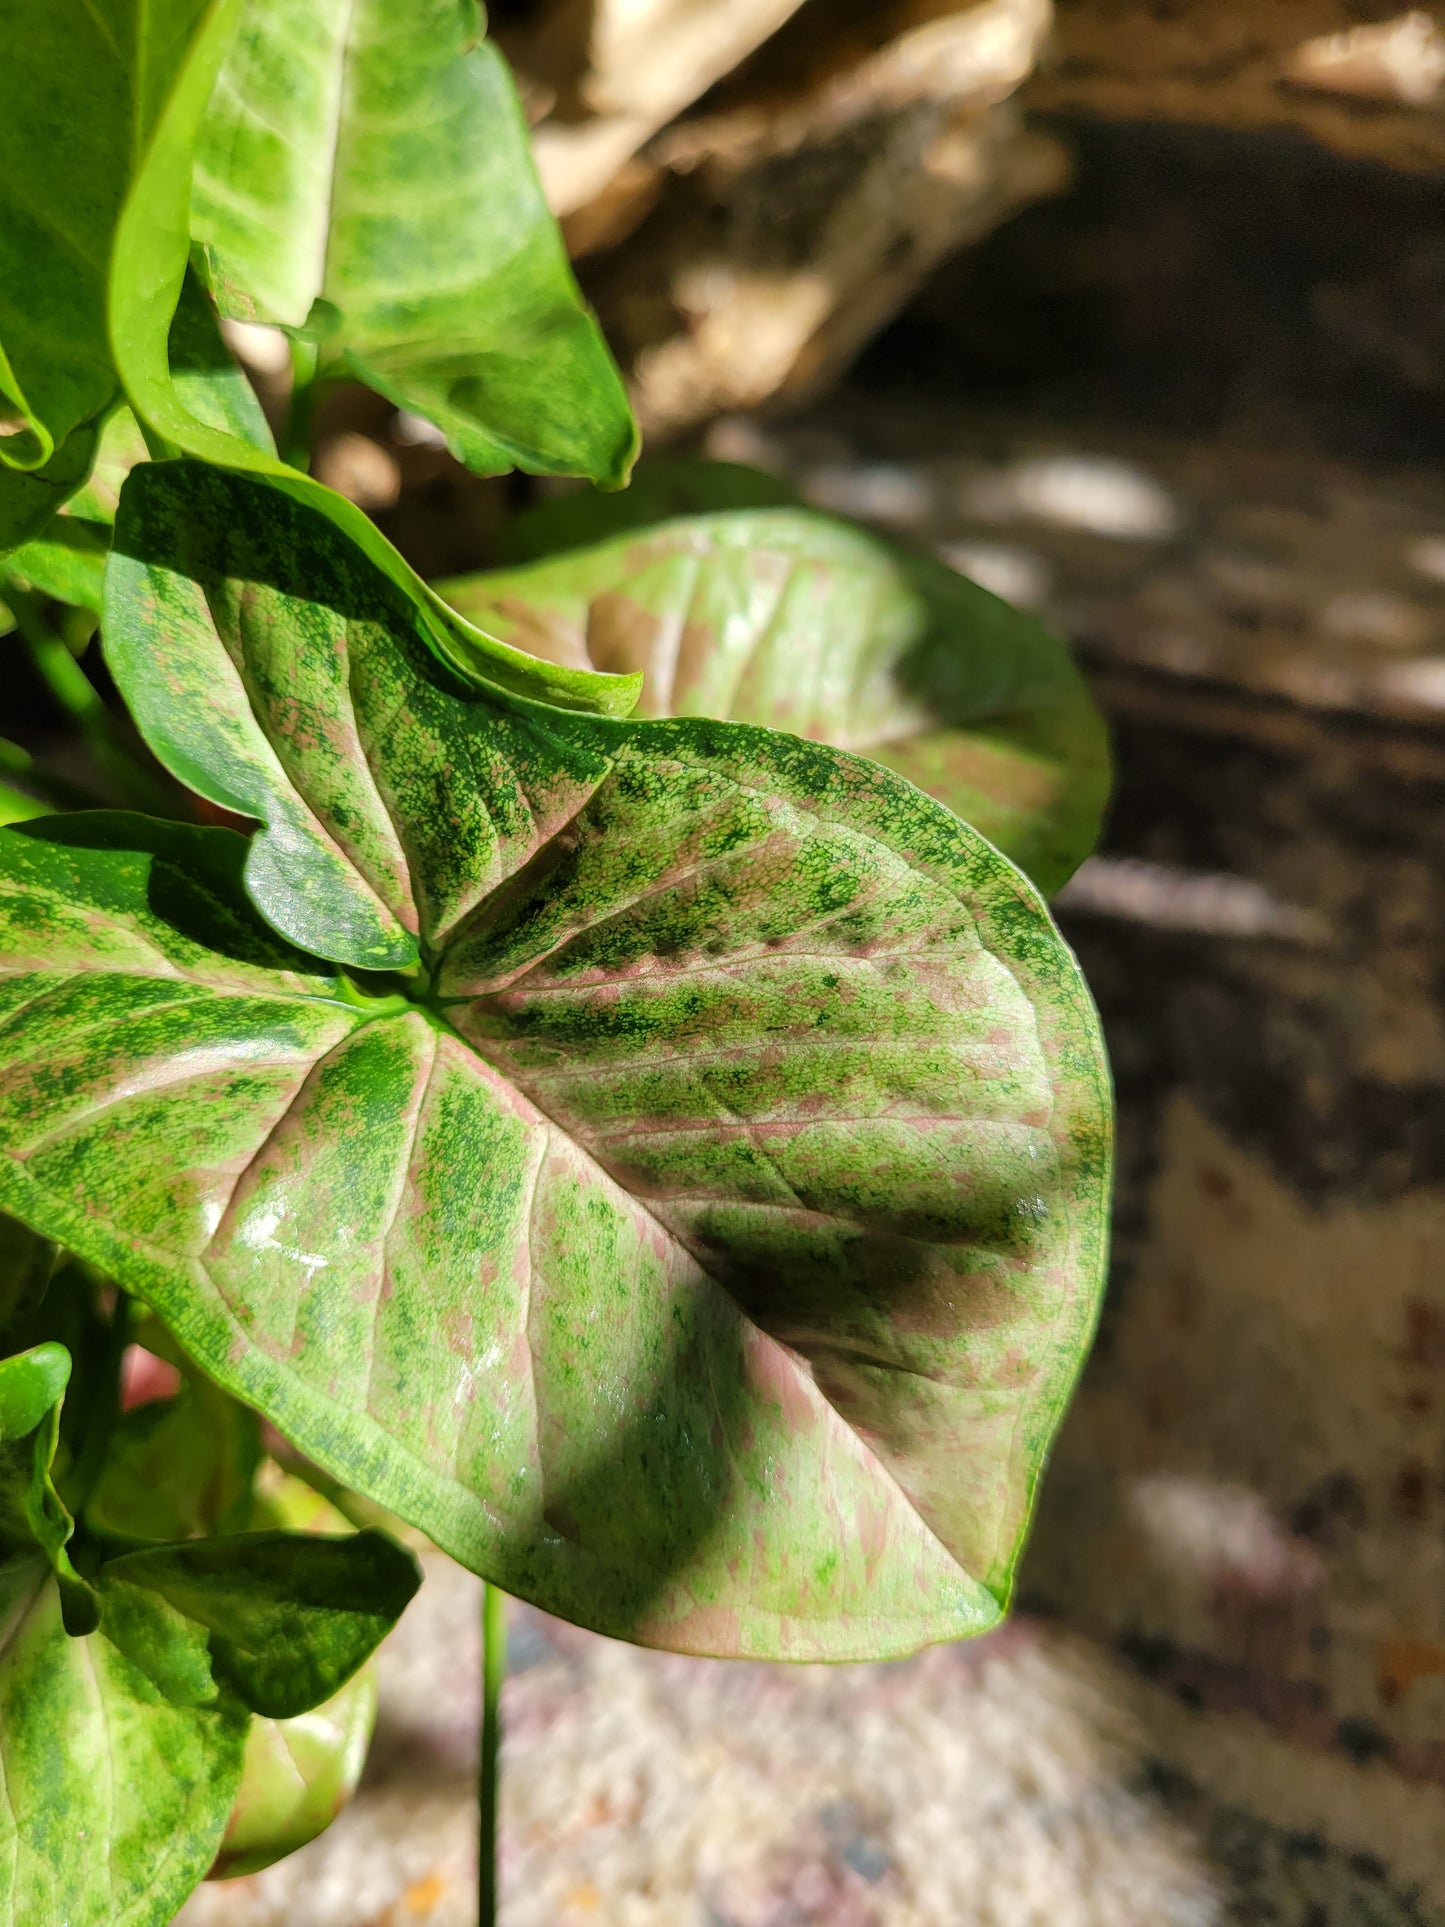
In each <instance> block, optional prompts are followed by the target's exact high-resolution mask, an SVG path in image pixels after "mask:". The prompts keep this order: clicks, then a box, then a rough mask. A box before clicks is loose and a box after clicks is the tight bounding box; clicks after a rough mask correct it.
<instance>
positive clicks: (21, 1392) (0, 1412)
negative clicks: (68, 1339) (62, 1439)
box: [0, 1344, 70, 1446]
mask: <svg viewBox="0 0 1445 1927" xmlns="http://www.w3.org/2000/svg"><path fill="white" fill-rule="evenodd" d="M69 1380H70V1353H69V1352H68V1351H66V1349H65V1347H64V1346H63V1345H55V1344H45V1345H35V1346H33V1347H32V1348H31V1350H29V1351H28V1352H21V1353H19V1354H18V1355H17V1356H16V1357H14V1358H6V1359H0V1446H5V1445H15V1444H18V1443H19V1442H20V1441H21V1440H22V1439H24V1438H25V1437H26V1436H27V1435H28V1434H29V1433H31V1432H33V1431H35V1429H36V1428H37V1426H38V1425H39V1424H40V1422H41V1420H42V1419H43V1418H45V1417H46V1415H47V1414H48V1413H49V1411H50V1409H51V1407H52V1406H54V1405H58V1404H59V1403H60V1400H61V1398H62V1396H63V1395H64V1392H65V1387H66V1385H67V1384H68V1383H69Z"/></svg>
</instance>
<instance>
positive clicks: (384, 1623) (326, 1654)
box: [99, 1530, 421, 1720]
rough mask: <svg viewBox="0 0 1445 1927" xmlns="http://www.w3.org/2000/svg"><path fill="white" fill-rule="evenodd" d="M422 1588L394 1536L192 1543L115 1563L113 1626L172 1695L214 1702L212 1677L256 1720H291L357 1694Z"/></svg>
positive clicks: (107, 1589)
mask: <svg viewBox="0 0 1445 1927" xmlns="http://www.w3.org/2000/svg"><path fill="white" fill-rule="evenodd" d="M420 1577H421V1575H420V1573H419V1572H418V1570H417V1564H416V1561H415V1559H413V1558H412V1556H411V1554H410V1553H409V1552H404V1551H403V1550H402V1548H401V1547H400V1546H398V1545H397V1544H396V1542H395V1541H394V1540H392V1539H389V1538H388V1537H387V1536H386V1534H385V1533H383V1532H372V1531H370V1530H367V1531H363V1532H353V1533H347V1534H346V1535H345V1536H344V1537H342V1538H335V1539H331V1538H320V1537H318V1536H315V1535H312V1534H309V1533H298V1532H243V1533H232V1534H229V1535H227V1536H226V1537H224V1538H215V1539H190V1540H183V1541H181V1542H179V1543H178V1544H175V1545H168V1546H150V1547H147V1548H145V1549H144V1550H142V1551H139V1552H129V1553H125V1554H123V1555H122V1556H121V1557H120V1558H118V1559H111V1560H109V1561H107V1563H106V1565H105V1566H104V1567H103V1569H102V1571H101V1575H100V1581H99V1587H100V1594H101V1600H102V1607H103V1617H102V1624H103V1626H104V1628H105V1631H106V1633H107V1635H108V1636H109V1637H110V1638H112V1639H114V1640H115V1641H116V1643H117V1644H118V1645H120V1646H121V1648H122V1650H123V1651H125V1652H126V1653H127V1654H128V1655H129V1656H130V1657H131V1658H132V1659H133V1660H134V1661H135V1662H136V1664H137V1665H139V1666H141V1667H142V1668H143V1670H145V1671H147V1672H148V1673H149V1674H150V1675H151V1677H153V1678H154V1679H155V1680H156V1683H157V1684H158V1685H160V1686H162V1690H165V1691H176V1693H177V1696H178V1697H186V1696H189V1695H190V1694H191V1693H197V1694H198V1696H199V1697H202V1698H204V1697H209V1695H207V1694H205V1693H204V1691H203V1690H202V1689H201V1688H200V1686H199V1684H198V1683H199V1682H200V1681H201V1680H202V1679H203V1677H204V1674H205V1672H206V1671H207V1670H208V1672H209V1676H210V1679H213V1680H214V1682H215V1687H216V1688H217V1689H219V1690H224V1691H229V1692H231V1693H234V1694H235V1695H236V1697H237V1698H238V1699H239V1700H241V1702H242V1703H243V1704H244V1705H246V1706H248V1707H249V1708H250V1709H251V1711H252V1712H253V1713H260V1714H263V1715H264V1716H265V1717H266V1718H268V1719H277V1720H284V1719H290V1718H293V1717H294V1716H295V1715H296V1714H298V1713H307V1712H309V1711H310V1710H311V1708H312V1707H314V1706H319V1705H320V1704H321V1703H322V1701H323V1700H328V1699H330V1698H331V1697H332V1695H333V1694H335V1693H336V1692H338V1691H339V1690H340V1688H341V1687H342V1686H344V1685H345V1684H346V1682H347V1680H349V1679H350V1678H351V1676H352V1674H353V1673H355V1671H356V1670H357V1668H358V1667H359V1666H360V1665H362V1664H363V1662H364V1661H365V1660H367V1659H369V1658H370V1656H371V1654H372V1653H373V1652H374V1651H375V1649H376V1647H377V1645H378V1644H379V1642H380V1641H381V1640H382V1638H383V1637H384V1636H385V1635H386V1634H387V1633H389V1632H390V1631H391V1629H392V1627H393V1626H394V1625H395V1624H396V1621H397V1620H398V1619H399V1618H400V1617H401V1614H402V1613H403V1611H404V1610H405V1608H406V1606H407V1604H408V1602H409V1601H410V1599H411V1597H412V1594H413V1593H414V1592H415V1591H416V1589H417V1586H418V1584H419V1583H420ZM156 1602H161V1605H162V1606H163V1607H164V1608H166V1609H168V1610H165V1611H162V1612H158V1611H157V1610H156ZM180 1621H183V1622H184V1631H182V1630H181V1628H180V1627H179V1625H178V1624H177V1622H180ZM163 1628H164V1629H165V1630H162V1629H163ZM172 1632H174V1635H175V1636H174V1637H173V1636H172ZM202 1651H204V1655H205V1658H204V1660H203V1659H202V1656H201V1655H202ZM178 1654H179V1657H178ZM183 1674H184V1684H183V1685H181V1686H176V1685H175V1684H174V1682H176V1681H177V1680H179V1679H181V1677H182V1675H183Z"/></svg>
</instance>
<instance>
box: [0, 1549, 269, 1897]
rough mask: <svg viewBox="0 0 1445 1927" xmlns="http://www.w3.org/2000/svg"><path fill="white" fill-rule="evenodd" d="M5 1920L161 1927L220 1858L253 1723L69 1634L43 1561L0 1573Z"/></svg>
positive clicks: (0, 1824) (0, 1851)
mask: <svg viewBox="0 0 1445 1927" xmlns="http://www.w3.org/2000/svg"><path fill="white" fill-rule="evenodd" d="M0 1624H3V1626H4V1629H5V1630H4V1637H3V1642H0V1731H3V1732H4V1735H5V1798H4V1800H3V1801H0V1924H3V1927H84V1924H85V1923H90V1922H94V1923H100V1922H104V1923H106V1927H164V1923H165V1922H168V1921H170V1920H172V1919H173V1918H174V1916H175V1914H176V1913H177V1911H178V1910H179V1909H180V1907H181V1906H182V1904H183V1903H184V1901H185V1899H186V1897H187V1895H188V1894H189V1893H190V1892H191V1891H192V1889H193V1888H194V1887H195V1886H196V1884H197V1883H198V1882H199V1881H200V1880H201V1878H202V1877H203V1876H204V1874H205V1872H206V1870H207V1868H208V1867H209V1866H210V1865H211V1862H212V1861H213V1860H214V1858H215V1855H216V1851H217V1849H218V1847H219V1846H220V1843H221V1839H222V1835H223V1833H224V1830H225V1827H226V1821H227V1816H228V1814H229V1813H230V1811H231V1808H232V1805H233V1803H234V1800H235V1797H236V1792H237V1788H238V1786H239V1784H240V1778H241V1762H242V1752H243V1748H244V1746H245V1740H246V1727H247V1716H246V1714H245V1712H244V1710H243V1709H242V1708H241V1707H240V1706H238V1705H236V1704H235V1703H234V1702H230V1703H226V1704H218V1705H216V1706H210V1707H178V1706H175V1705H173V1704H172V1703H171V1702H170V1701H169V1700H167V1699H165V1698H164V1697H163V1696H162V1695H161V1694H159V1693H158V1692H157V1691H156V1690H155V1688H154V1687H153V1686H152V1685H151V1683H150V1682H149V1681H148V1680H147V1679H146V1678H145V1677H144V1675H143V1674H141V1673H139V1672H138V1671H137V1670H136V1669H135V1668H134V1667H133V1666H132V1665H131V1664H130V1662H129V1661H128V1660H126V1659H125V1657H124V1656H123V1655H122V1654H121V1653H120V1652H119V1651H118V1650H117V1649H116V1648H115V1647H114V1646H113V1645H112V1644H111V1642H110V1641H109V1640H107V1639H105V1638H104V1637H102V1636H101V1635H99V1634H92V1635H90V1636H89V1637H87V1638H80V1639H73V1638H71V1637H70V1636H69V1635H68V1634H67V1632H66V1630H65V1626H64V1624H63V1621H62V1618H61V1612H60V1600H59V1595H58V1592H57V1588H56V1584H55V1581H54V1579H53V1578H52V1577H51V1575H50V1574H49V1572H48V1570H47V1569H46V1567H45V1564H44V1562H43V1561H41V1560H38V1559H32V1560H27V1561H24V1562H21V1563H20V1564H15V1565H10V1566H7V1567H5V1568H4V1569H3V1570H0Z"/></svg>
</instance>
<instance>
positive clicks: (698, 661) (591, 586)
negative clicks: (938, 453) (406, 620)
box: [439, 464, 1109, 892]
mask: <svg viewBox="0 0 1445 1927" xmlns="http://www.w3.org/2000/svg"><path fill="white" fill-rule="evenodd" d="M675 466H676V467H677V468H679V469H681V470H682V471H683V472H682V475H681V476H680V477H679V478H677V479H676V480H673V479H671V471H672V469H673V467H674V465H665V467H666V468H667V470H668V471H669V473H668V476H667V477H665V478H664V480H663V481H662V482H660V483H659V485H658V487H657V488H654V489H653V490H652V493H653V494H654V495H656V494H658V493H662V494H664V496H665V495H666V494H668V493H671V494H679V493H680V494H683V495H684V496H685V495H686V494H688V493H692V494H693V495H695V496H700V495H705V494H707V493H709V492H713V493H722V494H723V495H724V496H725V497H730V498H735V497H736V496H737V495H738V494H740V493H742V492H744V490H745V488H746V487H749V486H752V487H756V486H757V485H758V484H759V483H762V484H764V485H767V486H775V485H773V484H771V483H770V482H769V478H766V477H756V478H753V477H750V476H749V474H748V471H746V470H729V469H726V468H724V469H723V470H722V474H721V475H718V474H717V472H716V471H713V472H712V473H709V465H706V464H697V465H685V464H678V465H675ZM646 473H647V472H646V470H645V469H644V471H643V480H644V482H645V480H646ZM690 476H693V477H695V481H694V484H693V487H692V488H691V489H690V490H689V488H688V486H687V484H688V480H689V477H690ZM737 478H741V480H739V479H737ZM624 519H630V505H628V504H627V501H626V498H625V497H623V498H619V499H618V501H617V502H616V504H615V506H614V504H613V503H612V502H611V501H607V500H599V499H598V498H596V497H579V498H571V499H569V500H567V501H564V502H561V503H557V504H553V505H549V507H548V508H546V509H545V510H543V511H541V512H540V513H539V514H538V515H537V516H536V517H534V518H533V520H534V522H535V523H536V524H537V525H538V527H537V531H536V533H537V535H538V536H539V537H540V538H541V539H546V538H548V537H551V538H553V539H555V538H558V537H561V538H566V537H571V538H573V539H577V538H579V537H580V535H581V534H582V532H583V531H584V530H585V529H586V528H587V527H588V526H589V525H591V526H592V527H594V528H596V527H597V525H598V524H601V525H603V526H604V527H605V526H606V525H608V524H613V525H614V526H615V524H616V523H617V522H618V521H619V520H624ZM522 539H523V540H524V541H526V539H527V530H526V524H525V523H524V524H523V528H522ZM439 586H440V589H441V593H442V594H443V595H444V596H445V597H446V598H447V600H448V601H449V602H451V603H452V604H453V605H454V606H455V607H457V608H459V609H460V610H461V611H462V613H463V614H464V615H466V616H468V617H470V618H471V619H472V620H473V621H474V622H477V623H479V624H481V625H482V626H483V627H485V628H487V629H489V630H490V631H491V632H492V633H494V634H497V635H500V636H502V637H504V638H505V639H506V640H508V641H510V642H512V643H515V644H516V645H517V646H518V647H519V648H523V649H527V650H529V651H531V652H532V653H533V654H536V655H540V656H545V657H546V658H548V659H549V660H552V661H557V662H561V663H565V664H567V665H568V666H571V667H577V668H582V667H592V668H597V669H610V670H641V671H642V673H643V676H644V682H643V693H642V697H641V700H640V703H639V707H638V711H637V713H638V714H639V715H641V716H667V715H680V716H718V717H731V718H734V719H736V720H737V721H739V722H751V723H766V724H770V725H772V726H773V727H776V728H780V729H790V730H795V731H797V732H798V734H800V735H803V736H810V737H814V738H816V739H818V740H820V741H823V742H829V743H835V744H837V745H838V746H839V747H840V748H844V749H853V750H861V751H864V752H866V754H868V755H869V756H872V757H874V758H876V759H877V760H878V761H880V762H883V763H886V764H887V765H888V766H889V767H890V768H892V769H896V770H897V771H898V772H899V773H900V774H901V775H904V776H906V777H908V778H909V779H910V781H912V782H915V783H917V784H918V785H919V786H920V788H923V789H926V790H928V791H929V792H930V793H931V794H932V795H934V796H936V797H938V799H939V800H940V802H943V803H946V804H947V805H948V807H949V808H950V809H951V810H953V811H955V812H956V813H957V814H958V815H959V816H961V817H963V818H964V819H965V820H966V821H967V822H969V823H971V824H973V826H974V827H975V828H976V829H978V830H981V831H982V832H983V834H984V835H985V836H986V837H988V838H989V840H990V841H991V842H993V843H995V844H997V845H998V847H999V848H1000V849H1001V850H1003V851H1004V852H1005V854H1006V855H1008V856H1010V857H1012V858H1013V860H1014V861H1015V862H1016V863H1018V864H1019V865H1020V866H1021V867H1022V868H1023V869H1025V870H1026V871H1028V873H1029V874H1030V876H1032V877H1033V879H1034V881H1035V882H1036V883H1037V884H1038V885H1039V887H1040V888H1041V889H1043V890H1045V891H1048V892H1052V891H1054V890H1056V889H1058V888H1059V887H1060V886H1061V885H1062V884H1063V883H1064V882H1065V881H1066V880H1067V879H1068V877H1069V876H1070V875H1071V874H1072V873H1073V871H1074V870H1075V869H1076V868H1077V867H1078V865H1079V863H1080V862H1082V860H1083V859H1084V857H1085V856H1087V855H1088V853H1089V851H1090V850H1091V849H1092V848H1093V846H1094V843H1095V841H1096V840H1097V837H1098V832H1099V822H1100V817H1101V815H1102V812H1103V807H1104V803H1105V801H1106V799H1107V796H1108V787H1109V762H1108V748H1107V742H1106V739H1105V735H1104V728H1103V724H1102V722H1101V720H1100V718H1099V716H1098V715H1097V713H1096V711H1095V710H1094V707H1093V705H1092V703H1091V702H1090V699H1089V695H1088V691H1087V689H1086V687H1085V685H1084V681H1083V678H1082V677H1081V676H1080V674H1079V672H1078V670H1077V669H1076V668H1075V666H1074V664H1073V662H1072V661H1071V660H1070V657H1069V654H1068V651H1067V649H1066V648H1065V646H1064V645H1063V643H1062V642H1060V641H1059V639H1058V638H1057V637H1056V636H1054V635H1053V634H1052V633H1051V632H1050V631H1049V630H1048V629H1046V628H1045V627H1044V626H1043V624H1042V623H1040V622H1039V621H1037V619H1036V618H1034V617H1032V616H1030V615H1027V614H1023V613H1021V612H1020V611H1018V610H1016V609H1012V608H1010V607H1009V605H1008V604H1007V603H1004V602H1001V601H1000V600H999V599H998V597H996V596H993V595H990V594H989V593H988V591H987V590H985V589H981V588H979V587H978V586H977V584H975V583H972V582H970V581H968V580H967V579H966V578H965V577H963V576H960V575H959V574H957V573H956V572H955V571H954V570H952V569H949V568H946V567H945V566H944V565H943V564H942V563H940V562H934V561H932V560H931V559H929V558H928V557H925V556H918V555H913V554H910V553H908V552H907V551H905V550H902V549H900V548H898V547H896V546H895V545H893V544H892V543H889V542H887V541H885V540H884V539H883V538H882V537H880V536H877V535H874V534H872V533H870V532H868V531H867V530H864V529H861V528H857V527H853V526H851V525H849V524H847V523H845V522H840V521H838V520H836V519H835V518H833V517H831V516H826V515H820V514H818V513H816V512H814V511H812V510H808V509H802V508H771V509H766V508H764V509H737V510H733V511H731V512H728V513H723V514H713V515H699V516H691V517H687V518H685V519H676V520H672V521H669V522H666V523H664V524H662V525H661V526H660V527H655V528H647V529H636V530H629V531H628V532H626V533H623V534H615V535H613V536H612V538H611V539H610V540H608V541H605V542H600V543H596V544H594V545H593V546H591V547H588V548H582V549H574V550H571V551H567V552H564V553H561V554H554V555H551V556H548V557H547V558H546V559H543V560H538V561H535V562H533V563H532V564H531V565H530V566H527V567H524V568H518V569H509V570H500V571H495V572H492V573H490V574H487V575H480V576H472V577H469V578H466V579H463V580H458V581H452V582H446V583H442V584H440V585H439Z"/></svg>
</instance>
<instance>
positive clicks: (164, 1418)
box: [85, 1383, 261, 1540]
mask: <svg viewBox="0 0 1445 1927" xmlns="http://www.w3.org/2000/svg"><path fill="white" fill-rule="evenodd" d="M260 1458H261V1440H260V1428H259V1425H258V1424H257V1421H256V1417H255V1414H254V1413H252V1412H248V1411H247V1410H246V1408H245V1407H244V1406H242V1405H238V1404H237V1403H236V1401H235V1400H234V1399H231V1398H227V1397H226V1395H225V1394H224V1393H223V1392H219V1391H217V1390H216V1389H215V1387H213V1386H209V1385H205V1384H200V1383H197V1384H188V1385H187V1386H186V1388H185V1389H184V1390H183V1391H182V1392H180V1393H179V1394H178V1395H177V1396H176V1397H175V1398H169V1399H158V1400H156V1401H154V1402H153V1403H151V1404H148V1405H140V1406H137V1407H136V1409H135V1410H134V1411H131V1412H124V1413H122V1414H121V1416H120V1417H119V1418H118V1419H117V1421H116V1423H115V1428H114V1431H113V1432H112V1435H111V1439H110V1443H109V1448H108V1450H107V1452H106V1458H105V1463H104V1466H103V1467H102V1469H101V1473H100V1476H99V1478H98V1480H97V1482H96V1486H95V1490H94V1491H93V1492H92V1494H91V1495H90V1499H89V1502H88V1504H87V1505H86V1508H85V1523H86V1525H87V1527H88V1528H89V1529H90V1530H91V1531H92V1532H94V1533H97V1534H99V1535H100V1536H102V1537H103V1538H106V1539H112V1540H114V1539H129V1540H165V1539H187V1538H191V1537H193V1536H197V1535H201V1534H209V1533H218V1532H219V1533H224V1532H236V1531H240V1530H243V1529H244V1527H245V1525H246V1524H247V1521H248V1517H249V1514H250V1510H251V1486H252V1482H253V1480H254V1478H255V1475H256V1469H257V1466H258V1465H259V1463H260Z"/></svg>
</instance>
